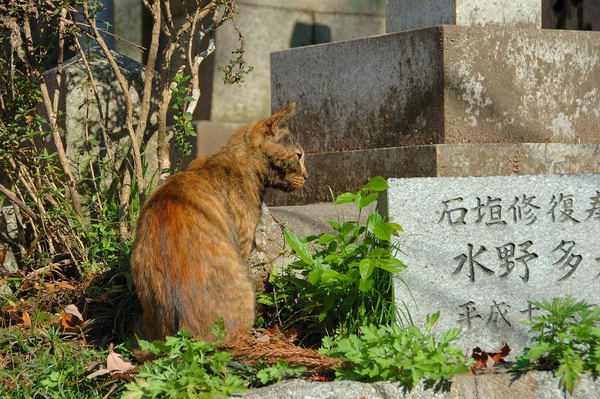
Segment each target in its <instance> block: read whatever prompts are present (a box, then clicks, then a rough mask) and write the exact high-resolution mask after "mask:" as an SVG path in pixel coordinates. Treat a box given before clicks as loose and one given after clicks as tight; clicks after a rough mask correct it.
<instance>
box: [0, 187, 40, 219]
mask: <svg viewBox="0 0 600 399" xmlns="http://www.w3.org/2000/svg"><path fill="white" fill-rule="evenodd" d="M0 193H2V194H4V195H6V198H8V199H9V200H10V202H12V203H13V204H15V205H17V206H18V207H19V208H21V209H22V210H23V211H24V212H25V213H26V214H27V215H28V216H29V217H30V218H31V219H33V221H34V222H38V221H39V218H38V217H37V215H36V214H35V212H33V211H32V210H31V208H30V207H28V206H27V204H26V203H24V202H23V201H21V200H20V199H19V198H18V197H17V196H16V195H15V193H13V192H12V191H10V190H9V189H8V188H6V187H4V186H3V185H2V184H0Z"/></svg>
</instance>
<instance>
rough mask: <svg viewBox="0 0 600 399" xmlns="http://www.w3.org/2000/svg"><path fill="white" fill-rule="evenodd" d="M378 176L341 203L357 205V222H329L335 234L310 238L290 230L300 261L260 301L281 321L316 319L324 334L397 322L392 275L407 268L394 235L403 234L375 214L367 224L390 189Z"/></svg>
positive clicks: (344, 196) (288, 234)
mask: <svg viewBox="0 0 600 399" xmlns="http://www.w3.org/2000/svg"><path fill="white" fill-rule="evenodd" d="M387 187H388V186H387V183H386V181H385V179H383V178H382V177H375V178H373V179H372V180H371V181H369V183H367V184H366V185H365V186H364V187H363V188H362V189H361V190H360V191H358V192H357V193H344V194H341V195H340V196H338V197H337V198H336V199H335V204H343V203H347V202H354V203H355V205H356V207H357V210H358V213H359V216H358V220H356V221H343V220H338V221H331V220H330V221H329V225H330V226H331V227H332V229H333V232H334V234H320V235H318V236H310V237H306V238H302V237H300V236H299V235H298V234H296V233H294V232H293V231H290V230H285V231H284V235H285V240H286V242H287V243H288V245H289V247H290V248H291V249H292V250H293V251H294V252H295V254H296V255H297V257H298V259H297V260H296V261H295V262H293V263H292V264H290V265H289V267H288V268H287V269H285V270H283V271H281V272H279V273H275V274H274V276H273V278H272V279H271V283H272V285H273V286H274V287H275V291H274V292H275V293H274V294H273V296H271V295H266V294H263V295H261V296H259V301H260V302H261V303H263V304H265V305H268V306H274V307H277V309H278V310H279V312H280V314H279V315H278V316H279V318H280V319H287V320H291V322H292V323H293V322H294V321H295V320H302V319H304V320H306V319H313V320H314V322H315V323H314V325H313V327H312V328H313V329H321V335H332V334H333V333H334V331H336V330H338V329H340V330H341V331H342V332H343V333H346V334H350V333H356V332H357V331H358V329H359V327H360V326H361V325H363V324H389V323H391V322H392V321H393V320H394V318H395V313H396V306H395V304H394V299H393V291H392V288H393V287H392V273H398V272H400V271H402V270H403V269H404V268H405V266H404V265H403V264H402V262H401V261H400V260H398V259H396V258H395V257H394V248H393V245H392V243H391V240H392V237H393V236H394V235H396V234H397V233H398V232H400V231H402V229H401V227H400V226H399V225H397V224H395V223H389V222H386V221H384V220H383V219H382V217H381V216H380V215H379V214H378V213H377V212H376V211H373V212H371V213H370V214H369V216H368V217H367V219H366V221H365V222H364V223H361V214H362V211H363V210H364V209H365V208H367V207H369V206H370V205H371V204H373V203H374V202H375V201H376V200H377V196H378V192H380V191H383V190H385V189H386V188H387Z"/></svg>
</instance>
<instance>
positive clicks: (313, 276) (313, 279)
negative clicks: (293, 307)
mask: <svg viewBox="0 0 600 399" xmlns="http://www.w3.org/2000/svg"><path fill="white" fill-rule="evenodd" d="M322 273H323V271H322V270H313V271H312V272H310V273H308V276H307V279H308V282H309V283H311V284H312V285H317V284H318V283H319V280H320V279H321V274H322Z"/></svg>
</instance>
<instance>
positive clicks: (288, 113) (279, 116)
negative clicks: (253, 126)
mask: <svg viewBox="0 0 600 399" xmlns="http://www.w3.org/2000/svg"><path fill="white" fill-rule="evenodd" d="M295 109H296V103H295V102H293V103H291V104H290V105H288V106H287V107H284V108H282V109H281V110H280V111H279V112H277V113H275V114H273V115H272V116H271V117H270V118H269V119H267V122H266V125H267V126H268V127H269V130H270V131H271V133H272V134H273V136H274V137H275V140H279V139H281V138H282V137H283V136H287V135H289V134H290V131H289V130H288V129H287V126H288V123H289V120H290V118H291V117H292V115H293V114H294V110H295Z"/></svg>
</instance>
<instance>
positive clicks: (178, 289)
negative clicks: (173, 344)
mask: <svg viewBox="0 0 600 399" xmlns="http://www.w3.org/2000/svg"><path fill="white" fill-rule="evenodd" d="M295 107H296V104H295V103H291V104H290V105H288V106H287V107H285V108H283V109H282V110H280V111H279V112H277V113H275V114H274V115H272V116H270V117H269V118H266V119H263V120H260V121H258V122H256V123H252V124H248V125H246V126H244V127H242V128H240V129H239V130H237V131H236V132H234V133H233V134H232V136H231V137H230V138H229V139H228V140H227V142H226V143H225V144H224V145H222V146H221V147H220V148H219V149H218V150H217V151H216V152H215V153H213V154H212V155H210V156H208V157H200V158H197V159H196V160H194V161H192V162H191V163H190V165H189V166H188V168H187V169H186V170H185V171H183V172H179V173H176V174H174V175H172V176H171V177H169V178H168V179H167V180H166V181H165V183H163V184H162V185H161V186H160V187H158V188H157V189H156V191H155V192H154V193H152V194H151V195H150V197H149V198H148V200H147V201H146V203H145V204H144V206H143V207H142V210H141V212H140V215H139V218H138V220H137V225H136V230H135V243H134V247H133V252H132V257H131V274H132V277H133V282H134V285H135V289H136V292H137V296H138V299H139V301H140V303H141V305H142V311H143V315H142V320H141V335H142V338H144V339H146V340H161V339H164V337H165V336H167V335H174V334H175V333H176V332H177V331H179V330H181V329H183V328H189V329H190V331H191V332H192V333H193V334H194V335H195V336H197V337H199V338H203V339H207V340H210V339H211V338H212V335H211V333H210V330H211V327H212V325H213V323H214V322H216V321H218V320H219V319H220V318H223V320H224V322H225V328H226V331H228V332H237V333H242V334H244V333H249V332H250V329H251V328H252V325H253V323H254V317H255V313H254V312H255V293H254V287H253V284H252V281H251V278H250V274H249V273H250V272H249V270H248V267H247V265H246V263H245V258H246V257H247V256H248V255H249V254H250V251H251V250H252V248H253V244H254V233H255V229H256V225H257V223H258V220H259V217H260V213H261V211H260V209H261V204H262V202H263V198H264V195H265V190H266V188H268V187H272V188H276V189H280V190H283V191H288V192H289V191H293V190H296V189H298V188H300V187H302V186H303V185H304V183H305V182H306V181H307V180H308V174H307V171H306V168H305V166H304V151H303V150H302V147H301V146H300V145H299V144H297V143H296V142H295V141H294V140H293V139H292V133H291V132H290V130H289V128H288V123H289V120H290V117H291V116H292V114H293V113H294V109H295Z"/></svg>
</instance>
